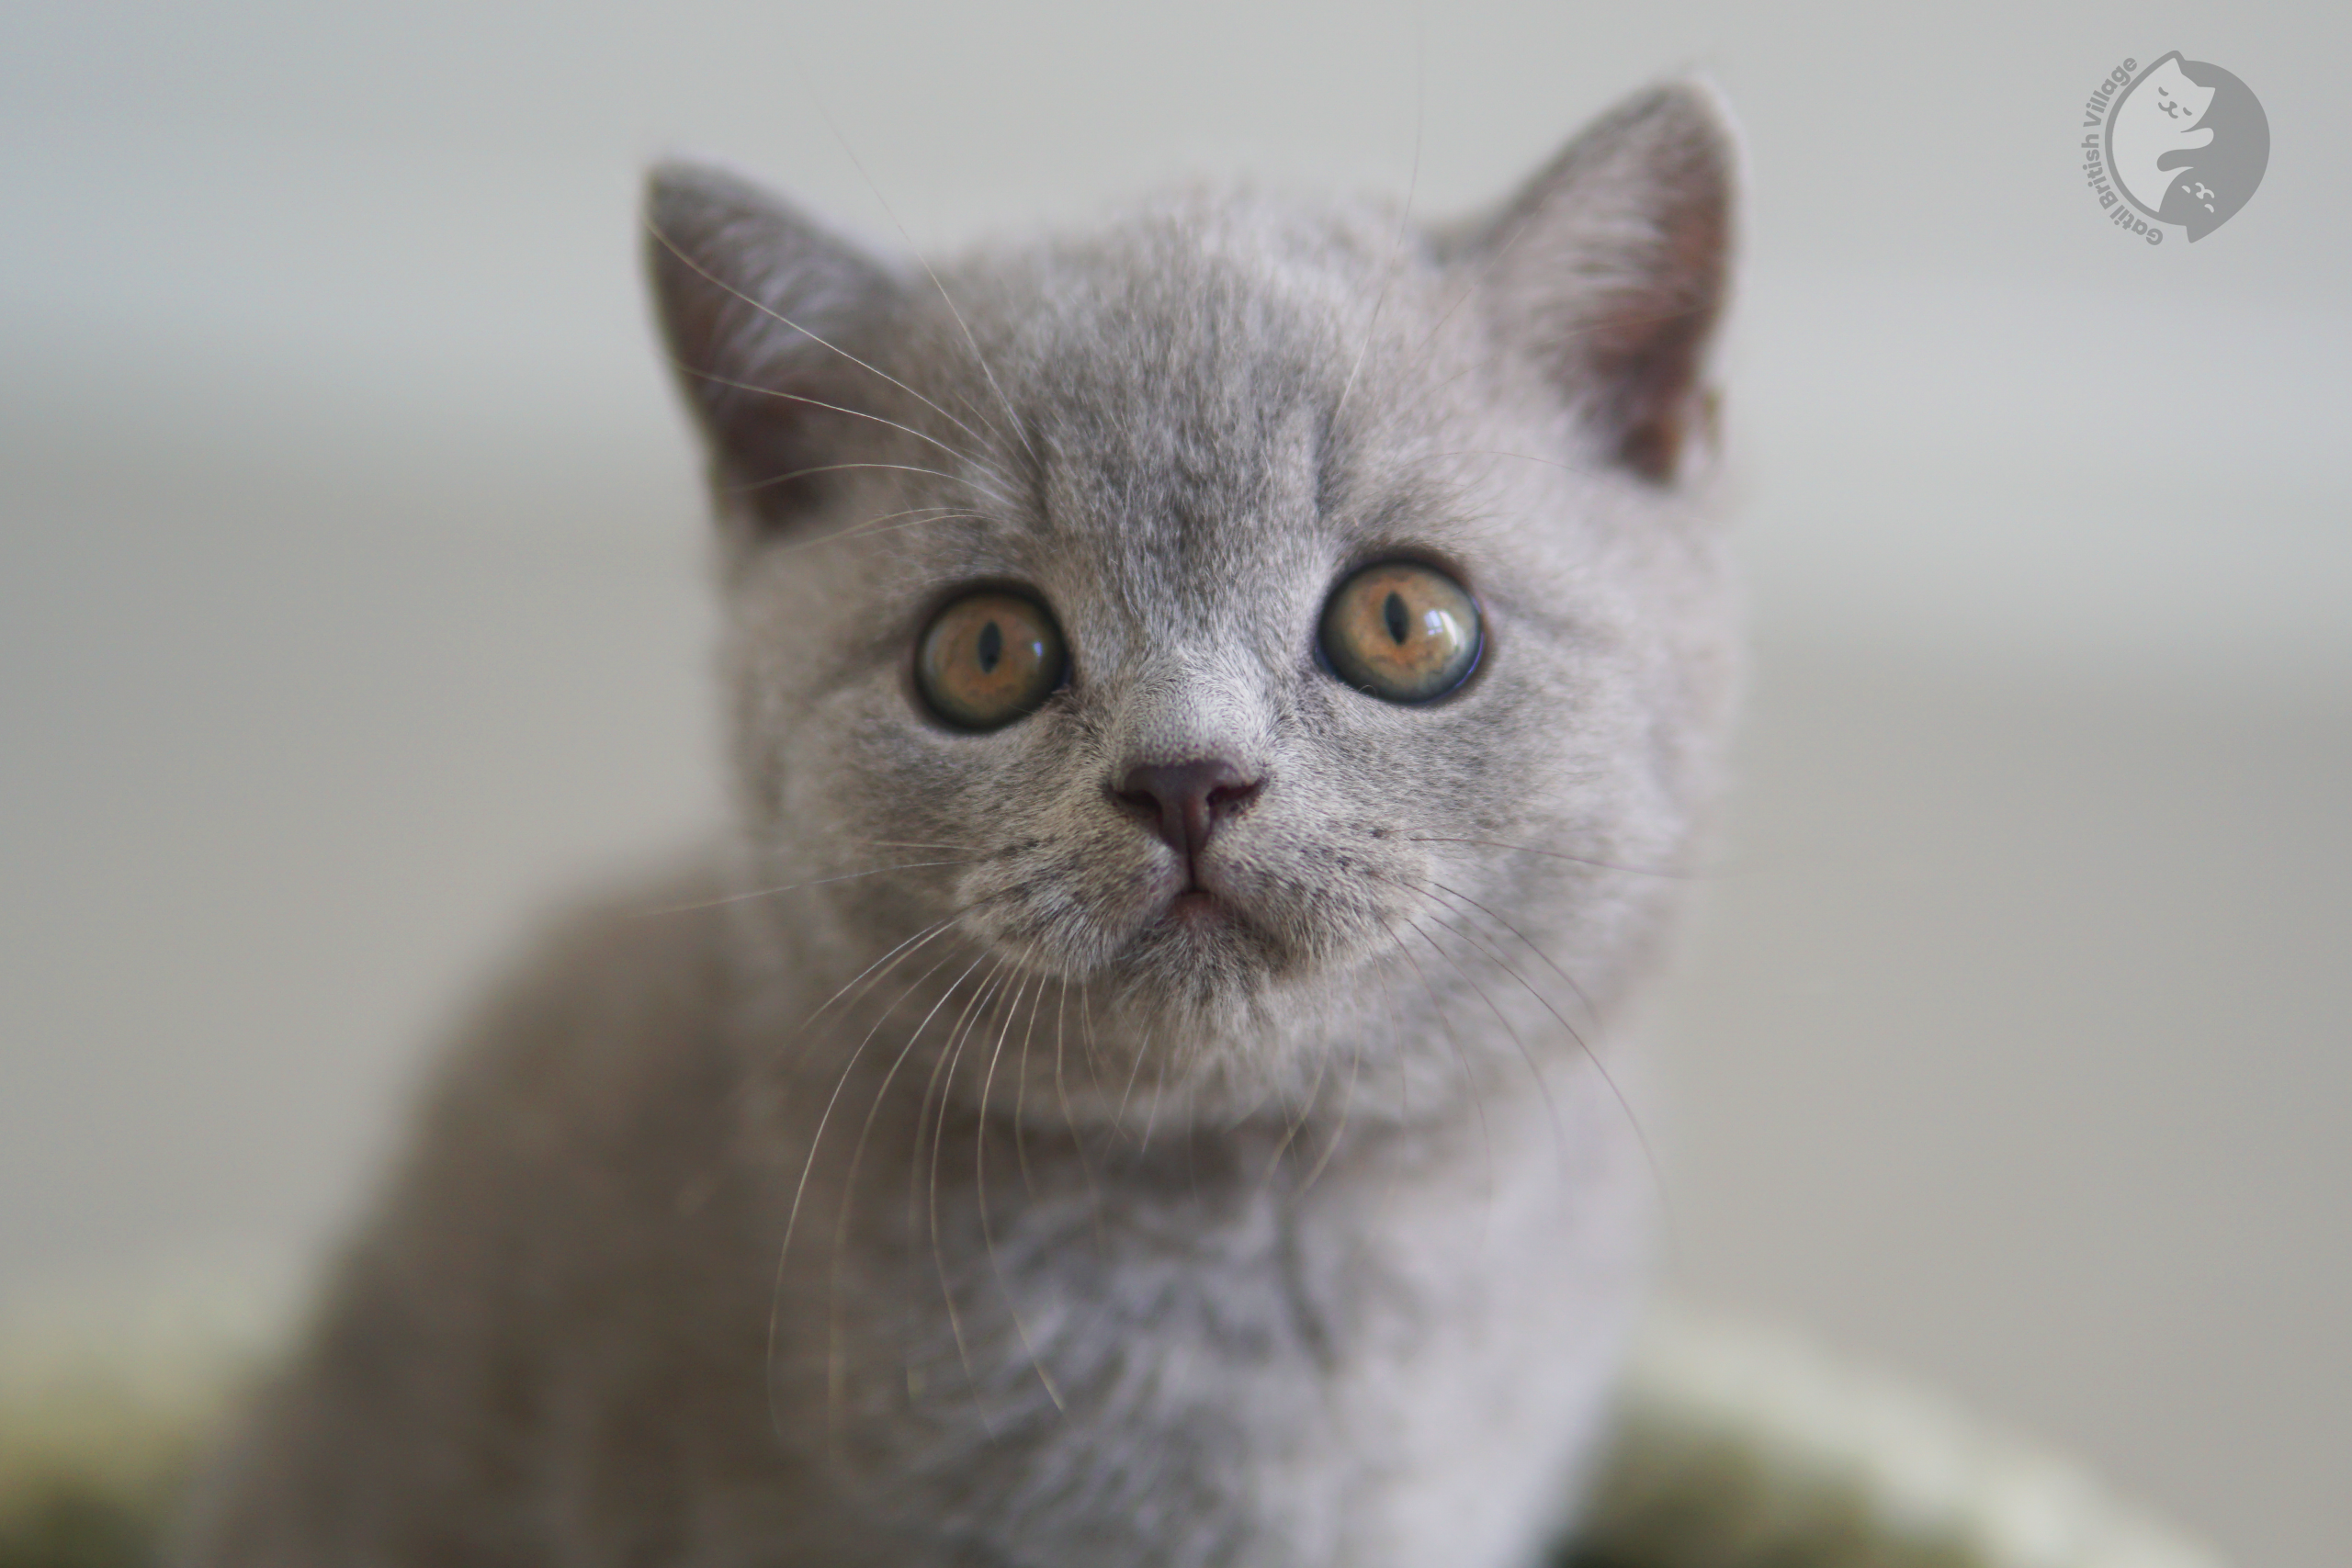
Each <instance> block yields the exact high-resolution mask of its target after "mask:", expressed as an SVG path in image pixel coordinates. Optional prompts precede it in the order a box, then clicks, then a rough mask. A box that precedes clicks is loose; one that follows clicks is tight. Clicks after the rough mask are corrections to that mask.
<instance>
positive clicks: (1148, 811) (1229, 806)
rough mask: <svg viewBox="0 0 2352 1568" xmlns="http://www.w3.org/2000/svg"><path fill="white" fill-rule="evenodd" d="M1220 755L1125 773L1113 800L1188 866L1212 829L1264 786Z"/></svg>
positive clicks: (1154, 764)
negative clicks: (1147, 825)
mask: <svg viewBox="0 0 2352 1568" xmlns="http://www.w3.org/2000/svg"><path fill="white" fill-rule="evenodd" d="M1265 783H1266V781H1265V780H1264V779H1262V778H1251V777H1250V776H1249V775H1248V774H1247V773H1243V772H1242V771H1241V769H1240V768H1238V766H1236V765H1235V764H1234V763H1232V762H1230V761H1227V760H1226V759H1224V758H1223V757H1212V758H1209V759H1207V760H1206V761H1198V762H1154V763H1147V764H1143V765H1141V766H1137V767H1133V768H1130V769H1128V770H1127V776H1126V777H1125V778H1123V779H1121V780H1120V781H1119V787H1118V789H1117V790H1116V791H1115V792H1114V796H1113V798H1114V799H1115V800H1117V801H1118V803H1119V804H1120V805H1121V806H1122V807H1125V808H1126V809H1127V810H1129V811H1131V812H1133V813H1134V814H1135V815H1136V817H1138V818H1142V819H1143V820H1144V821H1145V822H1147V823H1148V824H1149V825H1150V826H1151V828H1152V829H1153V831H1155V832H1157V833H1158V834H1159V837H1160V839H1161V840H1162V841H1163V842H1165V843H1166V844H1167V845H1168V847H1169V848H1170V849H1171V850H1174V851H1175V852H1177V853H1178V854H1180V855H1182V856H1183V857H1184V862H1185V863H1186V864H1187V865H1190V864H1191V863H1192V861H1193V856H1194V855H1197V854H1199V853H1200V852H1201V846H1202V845H1204V844H1205V843H1207V842H1208V841H1209V835H1210V834H1211V833H1214V832H1216V825H1217V824H1218V823H1219V822H1221V821H1223V820H1224V819H1225V818H1227V817H1230V816H1232V815H1233V814H1234V813H1235V812H1237V811H1238V810H1240V809H1241V807H1244V806H1246V805H1248V804H1249V802H1250V799H1251V798H1252V797H1253V796H1255V795H1257V793H1258V792H1259V790H1261V789H1262V788H1263V787H1265Z"/></svg>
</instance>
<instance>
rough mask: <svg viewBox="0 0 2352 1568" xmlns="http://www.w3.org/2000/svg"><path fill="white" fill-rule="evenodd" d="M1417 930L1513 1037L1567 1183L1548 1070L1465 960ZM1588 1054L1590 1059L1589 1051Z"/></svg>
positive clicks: (1564, 1141)
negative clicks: (1541, 1105) (1541, 1106)
mask: <svg viewBox="0 0 2352 1568" xmlns="http://www.w3.org/2000/svg"><path fill="white" fill-rule="evenodd" d="M1392 880H1393V879H1392ZM1396 886H1400V887H1406V886H1407V885H1406V884H1404V883H1401V882H1399V883H1397V884H1396ZM1407 890H1408V892H1414V893H1419V894H1420V896H1421V897H1423V898H1426V899H1428V900H1429V902H1430V904H1431V905H1432V906H1434V907H1435V908H1438V909H1443V908H1445V906H1444V905H1443V904H1441V903H1439V902H1438V900H1437V899H1436V897H1433V896H1432V895H1430V894H1428V893H1425V892H1422V891H1421V890H1420V889H1419V888H1417V887H1407ZM1430 919H1433V920H1435V921H1437V923H1438V924H1440V925H1442V926H1443V927H1444V928H1445V929H1446V930H1448V931H1452V932H1453V934H1454V935H1456V936H1458V937H1461V938H1462V939H1463V940H1464V942H1471V940H1472V939H1471V938H1470V937H1469V936H1468V935H1466V934H1465V933H1464V931H1462V930H1461V929H1460V928H1459V927H1457V926H1455V925H1454V924H1453V922H1452V921H1450V920H1448V919H1445V917H1444V916H1442V915H1441V914H1435V913H1432V914H1431V915H1430ZM1413 929H1414V930H1415V931H1418V932H1419V935H1420V938H1421V940H1422V941H1423V942H1428V943H1429V944H1430V949H1431V950H1432V951H1433V952H1435V953H1437V955H1438V956H1439V957H1441V958H1442V959H1444V960H1445V961H1446V962H1447V963H1448V964H1453V972H1454V973H1455V974H1457V975H1459V976H1462V979H1463V982H1464V984H1465V985H1467V986H1468V987H1470V988H1471V989H1472V990H1474V991H1476V992H1477V993H1478V999H1479V1000H1480V1001H1482V1002H1484V1003H1486V1004H1487V1011H1488V1012H1490V1013H1493V1014H1494V1015H1495V1021H1496V1022H1498V1023H1499V1024H1501V1025H1502V1026H1503V1032H1505V1033H1506V1034H1509V1035H1510V1043H1511V1045H1512V1046H1513V1047H1514V1048H1515V1049H1516V1050H1517V1051H1518V1052H1519V1059H1520V1060H1521V1061H1522V1062H1524V1063H1526V1064H1527V1076H1528V1077H1531V1078H1533V1079H1534V1080H1535V1092H1536V1093H1537V1094H1538V1095H1540V1096H1542V1097H1543V1100H1544V1116H1545V1118H1546V1119H1547V1120H1549V1121H1550V1122H1551V1123H1552V1150H1553V1153H1554V1154H1555V1156H1557V1157H1558V1159H1559V1162H1560V1175H1561V1177H1562V1178H1563V1179H1566V1176H1567V1175H1568V1132H1567V1128H1566V1124H1564V1123H1563V1122H1561V1120H1560V1107H1559V1105H1558V1103H1557V1102H1556V1101H1555V1100H1553V1098H1552V1085H1551V1083H1550V1081H1549V1080H1547V1079H1546V1078H1545V1077H1544V1069H1543V1068H1542V1067H1540V1066H1536V1065H1535V1055H1534V1053H1533V1052H1532V1051H1530V1050H1528V1048H1527V1042H1526V1041H1524V1040H1522V1039H1521V1038H1520V1033H1519V1026H1518V1025H1516V1024H1514V1023H1513V1022H1511V1021H1510V1016H1509V1015H1508V1014H1506V1013H1505V1012H1504V1011H1503V1010H1502V1009H1501V1008H1499V1007H1498V1006H1496V1005H1495V998H1493V997H1491V996H1489V995H1487V987H1484V986H1482V985H1480V984H1478V978H1477V976H1475V975H1473V974H1471V973H1470V970H1469V967H1468V966H1467V965H1466V964H1464V963H1463V962H1462V960H1461V959H1459V958H1457V957H1455V956H1454V955H1453V953H1448V952H1447V951H1446V950H1445V947H1444V945H1443V944H1442V942H1439V941H1438V940H1437V939H1436V938H1435V937H1433V936H1431V935H1430V933H1429V932H1427V931H1422V930H1421V928H1420V926H1419V924H1418V923H1416V924H1415V925H1414V927H1413ZM1472 945H1473V946H1474V947H1475V946H1477V945H1478V944H1477V943H1476V942H1472ZM1480 951H1481V953H1483V952H1484V951H1485V950H1484V949H1483V948H1481V949H1480ZM1513 978H1517V976H1513ZM1520 984H1521V985H1522V986H1525V985H1526V984H1527V983H1526V982H1525V981H1524V980H1521V981H1520ZM1529 990H1530V994H1532V992H1533V987H1529ZM1536 999H1537V1000H1538V1001H1541V1000H1543V998H1541V997H1537V998H1536ZM1553 1016H1555V1017H1557V1016H1558V1014H1557V1013H1555V1014H1554V1015H1553ZM1570 1033H1571V1034H1573V1033H1574V1031H1570ZM1583 1043H1584V1042H1583V1041H1581V1040H1579V1041H1577V1044H1579V1045H1582V1044H1583ZM1587 1054H1588V1055H1589V1050H1588V1053H1587Z"/></svg>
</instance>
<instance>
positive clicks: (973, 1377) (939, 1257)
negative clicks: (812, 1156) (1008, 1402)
mask: <svg viewBox="0 0 2352 1568" xmlns="http://www.w3.org/2000/svg"><path fill="white" fill-rule="evenodd" d="M1011 967H1012V961H1011V960H1009V959H1000V960H998V962H997V966H996V967H995V968H994V969H993V970H991V971H989V979H988V984H987V986H986V987H983V994H984V995H986V996H987V998H988V1002H987V1006H988V1007H989V1009H994V1008H995V1007H996V1006H997V1004H998V1002H999V1001H1000V1000H1001V998H1002V997H1003V995H1004V992H1003V990H1002V985H1003V978H1004V973H1005V971H1006V970H1007V969H1009V968H1011ZM1015 973H1018V971H1015ZM987 1016H988V1014H986V1013H976V1014H975V1015H974V1017H973V1022H972V1025H971V1026H970V1027H969V1028H966V1029H963V1030H961V1031H960V1032H958V1033H957V1034H956V1036H955V1037H954V1038H953V1039H952V1041H951V1043H950V1044H949V1046H948V1050H947V1053H946V1063H947V1076H946V1077H945V1079H944V1081H942V1082H941V1084H940V1089H939V1121H938V1123H937V1125H936V1126H935V1127H934V1128H933V1132H932V1138H931V1181H930V1208H931V1261H932V1266H933V1269H934V1270H935V1271H936V1272H937V1273H938V1275H939V1299H940V1302H941V1303H942V1304H943V1305H944V1306H945V1307H946V1308H947V1329H948V1332H949V1333H950V1334H951V1335H953V1336H954V1337H955V1340H956V1359H958V1360H960V1361H962V1362H963V1363H964V1381H965V1382H967V1384H969V1385H970V1387H971V1390H972V1407H973V1409H974V1410H975V1411H977V1412H978V1415H979V1417H980V1426H981V1427H982V1428H983V1429H984V1430H986V1431H987V1433H988V1435H989V1440H990V1441H991V1442H993V1441H994V1440H995V1438H996V1435H997V1434H996V1422H995V1421H994V1420H993V1419H992V1418H991V1417H990V1416H989V1407H988V1399H987V1397H986V1395H985V1394H984V1393H982V1392H981V1389H980V1379H979V1374H978V1372H976V1371H974V1370H973V1368H972V1352H971V1348H970V1346H969V1345H968V1344H967V1343H966V1341H965V1338H964V1314H963V1313H962V1311H961V1310H960V1309H959V1308H957V1306H956V1289H955V1286H954V1285H952V1284H951V1283H949V1281H948V1279H947V1251H946V1247H944V1244H943V1243H942V1242H941V1240H940V1235H939V1156H940V1151H941V1150H943V1149H944V1148H945V1147H946V1145H947V1113H948V1111H950V1110H952V1109H953V1108H954V1105H955V1098H954V1097H955V1089H956V1066H957V1065H958V1064H959V1063H961V1062H962V1061H963V1059H964V1047H965V1045H966V1044H967V1043H969V1041H970V1040H971V1038H972V1034H973V1032H974V1031H975V1030H977V1029H978V1028H979V1027H980V1021H981V1020H983V1019H985V1018H986V1017H987ZM1006 1021H1007V1022H1008V1023H1010V1022H1011V1015H1010V1014H1008V1015H1007V1018H1006ZM930 1092H931V1091H930V1090H929V1089H925V1090H924V1091H923V1094H924V1109H926V1110H927V1109H928V1107H929V1105H930ZM916 1115H917V1121H916V1129H915V1151H916V1156H917V1157H918V1158H920V1157H921V1156H922V1111H917V1113H916ZM976 1134H977V1136H978V1140H979V1143H980V1146H981V1147H983V1148H985V1147H986V1146H987V1143H988V1138H987V1128H986V1127H985V1126H983V1127H980V1128H978V1129H977V1130H976ZM909 1195H910V1196H912V1194H911V1192H910V1194H909ZM980 1224H981V1225H982V1227H983V1228H984V1229H985V1227H986V1226H987V1224H988V1215H987V1213H986V1211H985V1210H984V1211H982V1213H981V1216H980ZM1007 1299H1008V1301H1009V1300H1010V1296H1009V1295H1008V1298H1007Z"/></svg>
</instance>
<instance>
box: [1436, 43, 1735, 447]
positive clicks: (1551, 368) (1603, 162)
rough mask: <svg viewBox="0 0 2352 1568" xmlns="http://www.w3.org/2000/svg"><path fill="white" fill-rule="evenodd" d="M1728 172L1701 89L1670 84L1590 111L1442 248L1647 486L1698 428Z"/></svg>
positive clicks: (1708, 97) (1513, 338) (1728, 203)
mask: <svg viewBox="0 0 2352 1568" xmlns="http://www.w3.org/2000/svg"><path fill="white" fill-rule="evenodd" d="M1736 162H1737V157H1736V152H1735V151H1734V149H1733V145H1732V139H1731V133H1730V130H1729V129H1728V128H1727V127H1726V125H1725V123H1724V115H1723V111H1722V108H1721V107H1720V106H1719V105H1718V103H1717V102H1716V99H1715V96H1714V94H1713V92H1712V91H1711V90H1710V89H1708V88H1706V87H1704V86H1702V85H1699V84H1697V83H1692V82H1675V83H1669V84H1668V85H1665V86H1661V87H1657V88H1653V89H1652V90H1650V91H1649V92H1646V93H1643V94H1640V95H1639V96H1635V97H1633V98H1630V99H1628V100H1627V101H1626V102H1624V103H1623V104H1621V105H1619V106H1618V107H1616V108H1615V109H1613V110H1611V112H1610V113H1609V114H1607V115H1605V116H1603V117H1602V118H1600V120H1599V121H1597V122H1596V123H1594V124H1593V125H1592V126H1591V127H1589V129H1588V130H1585V131H1584V133H1583V134H1581V135H1580V136H1578V137H1577V139H1576V140H1575V141H1572V142H1570V143H1569V144H1568V145H1567V147H1566V149H1565V150H1563V151H1562V152H1560V154H1559V155H1558V156H1557V157H1555V159H1553V161H1552V162H1551V164H1549V165H1548V166H1547V167H1545V168H1544V170H1543V172H1542V173H1540V174H1538V175H1536V176H1535V178H1534V179H1532V180H1531V181H1530V182H1529V183H1528V184H1527V186H1525V187H1524V188H1523V189H1521V192H1520V193H1519V195H1518V196H1517V197H1513V198H1512V200H1511V202H1510V205H1509V206H1507V207H1506V208H1504V209H1503V210H1502V212H1501V214H1500V215H1499V216H1498V217H1496V218H1493V219H1490V220H1487V221H1486V222H1484V223H1482V224H1480V225H1479V226H1478V227H1476V229H1474V230H1472V231H1469V232H1468V233H1467V234H1465V235H1463V236H1461V237H1460V238H1459V239H1458V240H1457V241H1456V242H1455V243H1454V244H1453V245H1452V246H1450V247H1449V250H1450V251H1451V253H1452V256H1453V261H1454V265H1457V266H1460V267H1461V268H1463V269H1464V272H1465V274H1466V275H1467V276H1473V277H1477V278H1479V279H1481V287H1480V289H1479V294H1480V298H1481V299H1482V300H1483V302H1484V306H1485V309H1486V310H1487V317H1488V319H1489V321H1491V322H1492V323H1493V325H1494V327H1495V329H1496V331H1497V333H1498V335H1499V336H1500V337H1501V338H1502V340H1503V341H1504V342H1505V343H1508V344H1517V345H1519V346H1521V348H1522V349H1524V350H1525V351H1526V352H1529V353H1532V355H1534V356H1535V358H1536V361H1537V363H1538V365H1539V367H1540V368H1541V369H1542V370H1543V372H1544V375H1545V377H1546V378H1548V379H1549V380H1550V381H1551V382H1552V383H1553V385H1554V386H1555V387H1557V388H1558V389H1560V391H1561V392H1562V393H1564V394H1565V395H1566V397H1567V398H1568V399H1569V400H1570V401H1571V403H1572V404H1574V405H1575V406H1576V407H1577V410H1578V411H1579V412H1581V413H1582V414H1583V415H1584V416H1585V417H1586V418H1587V419H1588V420H1589V421H1591V422H1592V423H1593V424H1594V425H1595V426H1596V427H1597V429H1598V431H1599V433H1600V437H1601V439H1602V440H1603V441H1605V442H1606V443H1608V445H1609V448H1610V450H1611V453H1612V454H1613V456H1615V457H1616V458H1617V459H1618V460H1619V461H1620V462H1622V463H1623V465H1624V466H1625V467H1626V468H1630V469H1631V470H1633V471H1634V473H1636V474H1638V475H1640V476H1641V477H1642V478H1644V479H1648V480H1651V481H1652V482H1654V483H1659V484H1664V483H1668V482H1669V481H1671V480H1672V479H1674V478H1675V477H1676V475H1677V473H1678V472H1679V469H1680V467H1681V460H1682V454H1683V448H1684V446H1685V445H1686V443H1687V442H1688V440H1689V438H1690V437H1691V434H1693V433H1694V430H1695V431H1696V432H1697V433H1698V434H1702V436H1703V435H1704V434H1706V433H1707V428H1708V426H1709V425H1710V423H1711V422H1712V415H1713V405H1712V401H1711V400H1710V397H1709V394H1708V393H1707V391H1706V389H1704V388H1703V387H1702V384H1701V372H1702V369H1703V366H1704V360H1705V355H1706V349H1707V344H1708V340H1709V339H1710V337H1711V336H1712V335H1713V330H1714V325H1715V321H1716V318H1717V317H1718V316H1719V315H1720V314H1721V313H1722V310H1723V304H1724V293H1725V291H1726V288H1727V286H1728V282H1729V274H1730V266H1731V248H1732V206H1733V185H1734V170H1735V167H1736Z"/></svg>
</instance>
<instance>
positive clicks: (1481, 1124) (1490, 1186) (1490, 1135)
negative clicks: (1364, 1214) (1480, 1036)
mask: <svg viewBox="0 0 2352 1568" xmlns="http://www.w3.org/2000/svg"><path fill="white" fill-rule="evenodd" d="M1381 923H1382V924H1383V925H1387V922H1386V921H1385V920H1384V921H1382V922H1381ZM1405 923H1406V924H1407V925H1408V926H1413V929H1414V930H1416V931H1419V930H1420V928H1419V926H1418V925H1415V924H1414V922H1413V920H1412V919H1411V918H1410V917H1408V918H1407V919H1406V921H1405ZM1421 934H1422V936H1423V937H1427V936H1428V934H1429V933H1428V932H1427V931H1422V932H1421ZM1388 936H1389V940H1390V941H1392V942H1395V943H1396V944H1397V952H1398V953H1403V954H1404V956H1405V962H1406V963H1407V964H1410V965H1411V966H1412V970H1413V973H1414V974H1415V975H1416V976H1419V978H1420V982H1421V989H1423V990H1424V991H1427V992H1428V993H1429V998H1430V1011H1431V1012H1432V1013H1434V1014H1436V1015H1437V1021H1438V1026H1439V1027H1440V1028H1441V1029H1442V1030H1444V1031H1445V1038H1446V1042H1447V1043H1449V1044H1451V1045H1452V1046H1453V1055H1454V1060H1455V1061H1457V1062H1458V1063H1460V1064H1461V1066H1462V1087H1463V1088H1464V1089H1468V1090H1469V1091H1470V1104H1471V1107H1472V1109H1474V1110H1475V1111H1477V1113H1478V1136H1479V1140H1480V1142H1481V1143H1483V1144H1484V1145H1486V1151H1487V1220H1488V1221H1491V1220H1492V1219H1493V1218H1494V1206H1495V1136H1494V1131H1493V1129H1492V1128H1490V1127H1489V1126H1488V1125H1487V1097H1486V1095H1485V1093H1484V1092H1483V1091H1481V1090H1480V1089H1479V1088H1478V1078H1477V1075H1476V1073H1475V1072H1473V1071H1472V1070H1471V1066H1470V1054H1469V1053H1468V1052H1466V1051H1464V1049H1463V1048H1462V1041H1461V1038H1460V1037H1459V1036H1458V1035H1456V1034H1455V1033H1454V1032H1453V1020H1452V1019H1451V1018H1449V1017H1448V1016H1446V1011H1445V1004H1444V1002H1442V1000H1440V999H1439V998H1438V994H1437V987H1435V986H1432V985H1430V977H1429V975H1428V973H1427V972H1426V971H1425V970H1423V969H1422V968H1421V961H1420V960H1419V959H1418V958H1415V957H1414V956H1413V953H1412V950H1411V949H1410V948H1408V947H1407V946H1406V945H1405V939H1404V938H1403V937H1400V936H1398V935H1397V929H1396V928H1395V927H1394V926H1389V927H1388Z"/></svg>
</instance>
